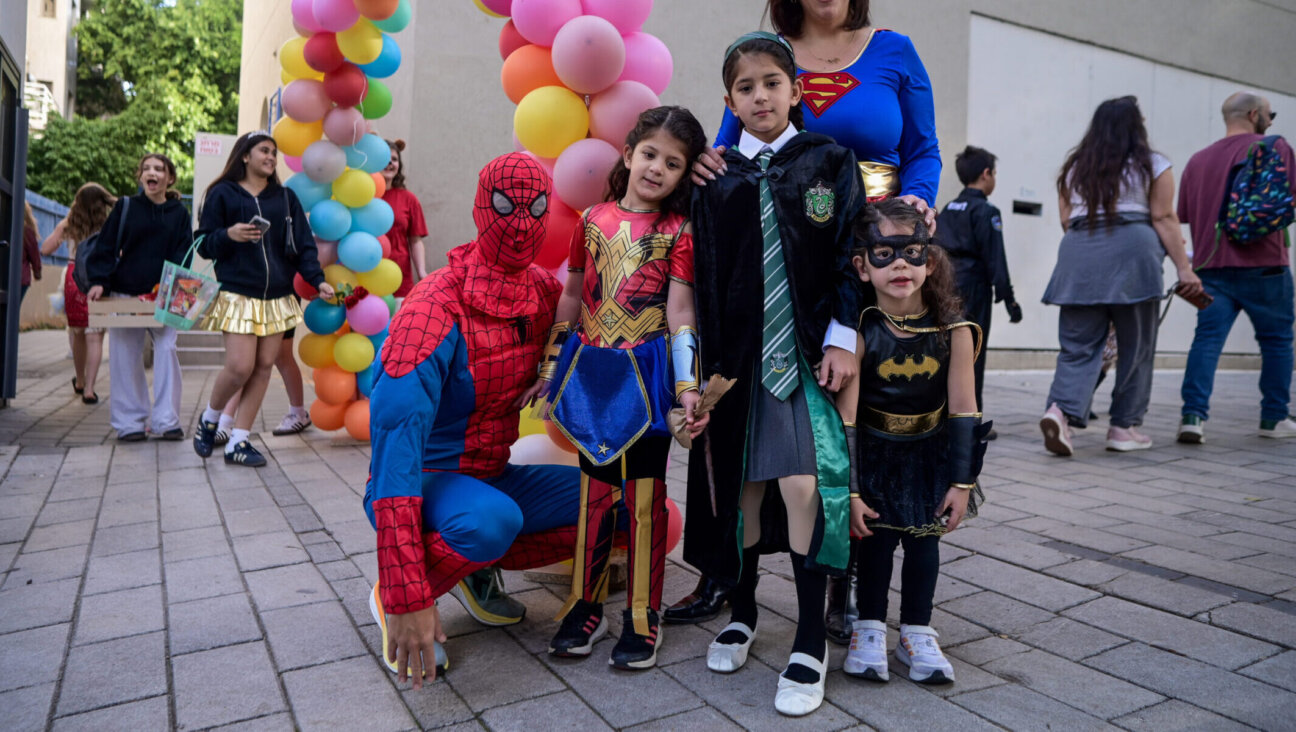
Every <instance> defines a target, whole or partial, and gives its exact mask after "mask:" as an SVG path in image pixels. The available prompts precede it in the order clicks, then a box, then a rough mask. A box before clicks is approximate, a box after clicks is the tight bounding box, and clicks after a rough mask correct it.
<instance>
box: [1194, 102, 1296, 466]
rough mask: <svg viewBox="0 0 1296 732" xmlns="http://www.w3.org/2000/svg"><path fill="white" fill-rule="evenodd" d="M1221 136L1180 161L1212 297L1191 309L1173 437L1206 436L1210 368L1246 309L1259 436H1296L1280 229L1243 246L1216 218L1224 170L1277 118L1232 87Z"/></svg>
mask: <svg viewBox="0 0 1296 732" xmlns="http://www.w3.org/2000/svg"><path fill="white" fill-rule="evenodd" d="M1222 111H1223V113H1224V126H1225V134H1224V137H1223V138H1222V139H1220V140H1217V141H1216V142H1214V143H1212V144H1211V145H1209V146H1208V147H1206V148H1205V149H1203V150H1200V151H1198V152H1197V154H1195V155H1193V156H1192V158H1191V159H1190V160H1189V161H1188V164H1187V165H1186V166H1184V171H1183V178H1182V179H1181V180H1180V185H1179V218H1180V220H1183V221H1187V222H1188V227H1189V229H1190V230H1191V232H1192V242H1193V268H1194V269H1196V270H1197V273H1198V275H1200V277H1201V280H1202V284H1203V286H1204V287H1205V289H1206V292H1207V293H1209V294H1210V295H1211V296H1212V297H1214V298H1215V299H1214V301H1213V302H1212V303H1211V304H1210V305H1208V306H1207V307H1205V308H1204V309H1202V310H1199V311H1197V330H1196V332H1195V333H1194V335H1193V342H1192V348H1191V349H1190V350H1189V351H1188V363H1187V366H1186V368H1185V369H1184V380H1183V387H1182V388H1181V389H1180V396H1181V397H1182V399H1183V410H1182V419H1181V423H1180V425H1179V435H1178V439H1179V442H1186V443H1189V444H1200V443H1202V442H1204V441H1205V433H1204V429H1203V423H1204V422H1205V421H1206V418H1207V417H1208V416H1209V412H1210V396H1211V389H1212V387H1213V386H1214V384H1215V368H1216V366H1218V365H1219V357H1220V351H1222V350H1223V348H1224V342H1225V340H1227V339H1228V334H1229V330H1231V329H1232V328H1233V321H1235V320H1236V319H1237V316H1238V313H1239V312H1245V313H1246V315H1247V317H1248V318H1250V319H1251V325H1252V327H1253V328H1254V329H1255V336H1256V341H1257V342H1258V343H1259V344H1260V364H1261V365H1260V394H1261V400H1260V431H1259V435H1260V436H1261V437H1296V419H1293V418H1292V417H1291V416H1290V412H1289V411H1288V410H1289V408H1290V404H1291V378H1292V363H1293V356H1292V325H1293V323H1294V322H1296V308H1294V307H1293V289H1292V272H1291V263H1290V261H1289V259H1288V257H1289V256H1290V255H1289V254H1288V251H1287V246H1286V237H1285V236H1284V232H1281V231H1279V232H1274V233H1272V234H1269V235H1268V236H1265V237H1263V238H1261V239H1259V240H1256V241H1252V242H1248V243H1245V244H1241V243H1238V242H1235V241H1233V240H1231V239H1229V238H1228V237H1227V235H1224V234H1223V233H1221V234H1220V235H1219V237H1218V239H1217V238H1216V232H1215V228H1216V227H1215V224H1216V223H1217V222H1218V221H1219V218H1220V204H1221V202H1222V201H1223V200H1224V196H1225V194H1226V191H1227V188H1228V184H1229V181H1228V178H1229V171H1230V170H1231V169H1232V167H1233V165H1234V164H1236V163H1238V162H1240V161H1241V160H1242V158H1243V156H1245V155H1246V154H1247V151H1248V150H1249V149H1250V148H1251V145H1252V144H1253V143H1255V142H1256V141H1258V140H1260V139H1261V138H1262V137H1263V136H1264V133H1265V130H1267V129H1269V127H1270V126H1271V125H1272V124H1273V120H1274V117H1275V116H1277V115H1276V114H1275V113H1274V111H1273V108H1272V107H1271V106H1270V105H1269V100H1268V99H1265V98H1264V97H1261V96H1258V95H1256V94H1251V93H1249V92H1237V93H1235V94H1233V95H1232V96H1230V97H1229V98H1228V99H1226V100H1224V106H1223V110H1222ZM1275 147H1276V149H1277V150H1278V152H1279V154H1280V155H1281V156H1282V158H1283V161H1284V163H1285V164H1286V168H1287V177H1288V181H1289V183H1290V182H1294V181H1293V178H1292V176H1293V174H1296V158H1294V157H1293V154H1292V147H1291V145H1290V144H1288V143H1287V141H1286V140H1284V139H1282V138H1278V140H1277V141H1276V142H1275Z"/></svg>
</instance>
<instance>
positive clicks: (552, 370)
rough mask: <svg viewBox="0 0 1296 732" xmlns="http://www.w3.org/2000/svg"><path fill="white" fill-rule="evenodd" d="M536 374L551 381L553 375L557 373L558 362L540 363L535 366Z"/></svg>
mask: <svg viewBox="0 0 1296 732" xmlns="http://www.w3.org/2000/svg"><path fill="white" fill-rule="evenodd" d="M536 375H538V376H539V377H540V378H542V379H544V380H545V381H553V380H554V377H555V376H557V375H558V362H557V361H549V362H547V363H542V364H540V365H539V366H537V367H536Z"/></svg>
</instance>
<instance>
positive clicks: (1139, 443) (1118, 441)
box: [1107, 426, 1152, 452]
mask: <svg viewBox="0 0 1296 732" xmlns="http://www.w3.org/2000/svg"><path fill="white" fill-rule="evenodd" d="M1150 447H1152V438H1151V437H1148V436H1147V435H1145V434H1143V433H1142V432H1139V431H1138V430H1137V429H1135V428H1133V427H1116V426H1112V427H1108V428H1107V449H1108V450H1111V451H1112V452H1132V451H1134V450H1146V449H1148V448H1150Z"/></svg>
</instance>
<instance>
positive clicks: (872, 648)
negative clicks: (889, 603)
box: [842, 620, 891, 681]
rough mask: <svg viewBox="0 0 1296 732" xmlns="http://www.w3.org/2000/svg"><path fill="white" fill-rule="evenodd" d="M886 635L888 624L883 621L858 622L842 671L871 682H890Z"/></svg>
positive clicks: (855, 624)
mask: <svg viewBox="0 0 1296 732" xmlns="http://www.w3.org/2000/svg"><path fill="white" fill-rule="evenodd" d="M886 635H887V629H886V623H884V622H882V621H881V620H856V621H855V623H854V626H853V629H852V633H851V641H850V650H849V651H847V652H846V662H845V663H844V664H842V671H843V672H844V673H845V674H846V675H847V676H858V677H860V678H862V679H868V680H869V681H888V680H889V679H890V678H891V674H890V672H889V671H888V670H887V650H886Z"/></svg>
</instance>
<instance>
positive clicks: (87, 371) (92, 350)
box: [41, 183, 117, 404]
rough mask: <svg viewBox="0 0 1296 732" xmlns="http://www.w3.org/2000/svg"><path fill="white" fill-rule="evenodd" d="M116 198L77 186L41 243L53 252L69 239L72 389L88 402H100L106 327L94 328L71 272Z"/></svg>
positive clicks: (92, 186) (66, 287) (66, 292)
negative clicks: (82, 247) (97, 389)
mask: <svg viewBox="0 0 1296 732" xmlns="http://www.w3.org/2000/svg"><path fill="white" fill-rule="evenodd" d="M116 203H117V198H116V196H114V195H113V194H111V193H109V192H108V189H107V188H104V187H103V186H101V185H99V184H98V183H86V184H85V185H83V186H81V187H80V188H78V189H77V192H76V195H75V196H74V197H73V198H72V207H71V208H70V209H68V212H67V216H66V217H64V219H63V220H62V221H60V222H58V225H57V226H55V227H54V231H53V232H51V233H50V235H49V236H47V237H45V241H44V242H43V243H42V244H41V254H46V255H49V254H53V253H54V252H55V251H56V250H57V249H58V247H59V244H60V243H62V242H64V241H66V242H68V243H69V246H68V266H67V271H66V272H65V273H64V275H63V311H64V313H65V314H66V315H67V331H68V344H69V345H70V346H71V348H72V368H73V369H74V375H73V376H72V390H73V391H74V392H76V394H77V396H79V397H81V401H82V402H84V403H86V404H98V403H99V395H98V393H97V392H95V380H96V379H97V378H98V377H99V364H100V362H102V361H103V341H104V329H103V328H91V327H89V326H90V322H89V321H90V313H89V310H88V308H87V306H86V294H85V293H84V292H82V291H81V290H80V289H78V288H77V286H76V281H75V280H73V279H72V272H73V270H74V269H76V250H77V245H79V244H80V243H81V242H83V241H85V240H86V239H87V238H88V237H90V236H91V235H92V234H95V233H97V232H98V231H99V230H100V229H102V228H103V225H104V222H105V221H107V220H108V214H110V213H112V210H113V206H114V205H115V204H116Z"/></svg>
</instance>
